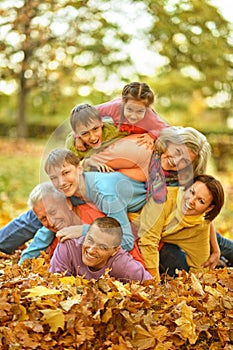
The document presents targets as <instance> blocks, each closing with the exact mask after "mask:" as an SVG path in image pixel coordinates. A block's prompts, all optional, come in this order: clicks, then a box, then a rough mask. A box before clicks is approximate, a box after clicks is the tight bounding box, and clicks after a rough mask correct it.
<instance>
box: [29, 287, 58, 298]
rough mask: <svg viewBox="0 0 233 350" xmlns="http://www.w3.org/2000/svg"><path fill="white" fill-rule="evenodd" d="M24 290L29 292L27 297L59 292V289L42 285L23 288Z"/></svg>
mask: <svg viewBox="0 0 233 350" xmlns="http://www.w3.org/2000/svg"><path fill="white" fill-rule="evenodd" d="M24 292H29V294H28V295H27V298H32V297H43V296H45V295H53V294H61V291H59V290H56V289H49V288H46V287H44V286H36V287H33V288H30V289H25V290H24Z"/></svg>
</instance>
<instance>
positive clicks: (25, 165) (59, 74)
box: [0, 0, 233, 238]
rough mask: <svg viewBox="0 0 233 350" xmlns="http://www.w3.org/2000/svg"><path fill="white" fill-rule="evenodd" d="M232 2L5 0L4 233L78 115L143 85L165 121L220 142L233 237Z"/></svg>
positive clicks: (0, 103)
mask: <svg viewBox="0 0 233 350" xmlns="http://www.w3.org/2000/svg"><path fill="white" fill-rule="evenodd" d="M230 2H231V0H222V1H220V2H219V3H220V5H221V6H223V4H225V5H228V9H229V11H226V12H223V10H222V7H219V3H218V2H217V1H210V0H209V1H207V0H203V1H200V0H156V1H155V0H144V1H134V0H125V1H124V2H123V3H122V1H119V0H114V1H113V0H110V1H104V0H96V1H91V0H90V1H77V0H73V1H72V0H60V1H54V0H24V1H22V0H14V1H11V0H2V1H1V3H0V15H1V16H0V39H1V44H0V45H1V52H0V67H1V71H0V162H1V167H0V226H2V225H4V224H6V223H7V222H8V221H9V220H10V219H12V218H14V217H15V216H17V215H18V214H20V213H21V212H23V211H25V210H26V209H27V205H26V201H27V197H28V195H29V193H30V191H31V190H32V188H33V187H34V186H35V185H36V184H37V183H38V182H39V181H41V180H42V179H43V174H42V173H43V171H42V166H43V159H44V156H45V154H46V153H47V152H48V151H49V150H50V149H51V148H53V147H54V146H57V145H59V146H60V145H61V146H63V144H64V137H65V135H66V132H67V131H68V130H69V114H70V111H71V109H72V108H73V107H74V106H75V105H76V104H79V103H83V102H84V103H90V104H94V105H95V104H99V103H102V102H105V101H108V100H110V99H111V98H113V97H116V96H119V95H120V93H121V90H122V88H123V86H124V85H125V84H126V83H128V82H131V81H144V82H146V83H148V84H149V85H150V87H151V88H152V90H153V91H154V93H155V103H154V106H153V107H154V109H155V110H156V111H157V113H158V114H159V115H160V117H161V118H163V119H164V120H166V121H167V122H169V123H170V124H172V125H183V126H193V127H195V128H197V129H198V130H200V131H201V132H203V133H204V134H205V135H206V136H207V138H208V140H209V142H210V143H211V146H212V154H213V156H212V161H211V163H210V164H209V165H208V172H209V173H212V174H214V175H215V176H216V177H217V178H219V179H220V180H221V181H222V183H223V186H224V189H225V193H226V204H225V207H224V209H223V211H222V214H221V215H220V216H219V218H218V219H217V220H216V226H217V229H218V230H219V231H220V232H221V233H222V234H224V235H226V236H227V237H229V238H233V229H232V227H233V225H232V223H233V202H232V195H233V178H232V170H233V147H232V146H233V112H232V110H233V108H232V107H233V98H232V91H233V89H232V81H233V21H231V19H230V17H228V16H227V15H226V14H229V13H230V12H231V10H230V8H231V4H230ZM215 5H216V7H215ZM225 9H226V7H225Z"/></svg>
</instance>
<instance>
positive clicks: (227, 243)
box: [216, 232, 233, 266]
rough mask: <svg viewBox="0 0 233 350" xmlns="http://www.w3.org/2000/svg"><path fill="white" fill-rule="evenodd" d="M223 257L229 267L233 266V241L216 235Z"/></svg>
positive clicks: (218, 234)
mask: <svg viewBox="0 0 233 350" xmlns="http://www.w3.org/2000/svg"><path fill="white" fill-rule="evenodd" d="M216 235H217V241H218V245H219V248H220V251H221V256H223V257H224V258H225V259H227V260H228V262H229V265H230V266H233V241H232V240H230V239H228V238H226V237H223V236H222V235H220V233H218V232H217V233H216Z"/></svg>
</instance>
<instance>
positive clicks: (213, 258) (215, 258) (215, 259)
mask: <svg viewBox="0 0 233 350" xmlns="http://www.w3.org/2000/svg"><path fill="white" fill-rule="evenodd" d="M210 246H211V254H210V257H209V259H208V260H207V261H206V262H205V263H204V264H203V265H202V266H203V267H210V268H211V269H214V268H215V267H216V266H217V264H218V263H219V259H220V248H219V245H218V241H217V237H216V230H215V227H214V224H213V222H211V224H210Z"/></svg>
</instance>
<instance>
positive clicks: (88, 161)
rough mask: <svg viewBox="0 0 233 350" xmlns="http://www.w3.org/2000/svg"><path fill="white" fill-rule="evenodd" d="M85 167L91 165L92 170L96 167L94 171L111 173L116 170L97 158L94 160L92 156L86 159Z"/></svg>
mask: <svg viewBox="0 0 233 350" xmlns="http://www.w3.org/2000/svg"><path fill="white" fill-rule="evenodd" d="M83 167H84V169H86V168H88V167H90V169H91V171H93V169H96V170H94V171H99V172H100V173H110V172H113V171H115V170H114V169H113V168H111V167H110V166H108V165H107V164H100V163H98V162H96V161H95V160H92V159H91V158H88V159H84V161H83Z"/></svg>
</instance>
